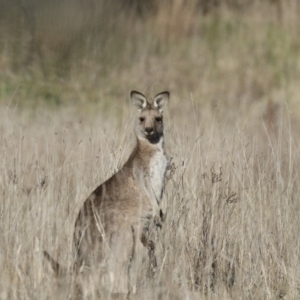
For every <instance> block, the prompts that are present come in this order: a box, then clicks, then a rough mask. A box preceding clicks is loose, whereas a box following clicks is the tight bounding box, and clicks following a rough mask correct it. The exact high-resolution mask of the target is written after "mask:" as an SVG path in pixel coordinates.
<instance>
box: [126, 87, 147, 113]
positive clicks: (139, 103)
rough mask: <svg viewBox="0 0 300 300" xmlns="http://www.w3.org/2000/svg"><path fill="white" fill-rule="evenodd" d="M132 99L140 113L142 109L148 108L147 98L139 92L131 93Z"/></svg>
mask: <svg viewBox="0 0 300 300" xmlns="http://www.w3.org/2000/svg"><path fill="white" fill-rule="evenodd" d="M130 98H131V101H132V103H133V105H134V106H135V107H137V109H138V110H139V111H141V110H142V109H144V108H145V107H146V106H147V99H146V97H145V96H144V95H143V94H141V93H139V92H137V91H131V92H130Z"/></svg>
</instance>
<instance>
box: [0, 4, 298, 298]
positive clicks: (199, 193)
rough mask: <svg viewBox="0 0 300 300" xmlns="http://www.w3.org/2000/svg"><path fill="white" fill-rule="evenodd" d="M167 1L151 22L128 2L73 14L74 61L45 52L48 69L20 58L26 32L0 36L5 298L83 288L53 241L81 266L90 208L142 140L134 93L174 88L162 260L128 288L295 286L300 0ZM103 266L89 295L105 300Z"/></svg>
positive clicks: (214, 290) (279, 289)
mask: <svg viewBox="0 0 300 300" xmlns="http://www.w3.org/2000/svg"><path fill="white" fill-rule="evenodd" d="M275 2H276V1H275ZM277 2H278V1H277ZM279 2H280V1H279ZM279 2H278V3H279ZM164 3H165V4H164V5H165V6H162V7H161V9H160V10H159V11H158V12H155V13H153V14H152V15H151V16H150V17H148V18H147V19H146V20H142V19H140V18H137V19H134V20H133V19H132V18H126V15H125V14H122V13H121V14H119V15H118V18H117V19H113V18H108V20H109V21H108V22H105V19H104V20H101V22H100V21H99V22H100V23H97V24H98V25H99V24H101V26H102V27H101V26H100V27H97V26H98V25H97V26H96V25H95V23H93V24H92V25H91V27H92V29H91V31H88V32H87V29H86V28H85V29H84V30H83V32H81V31H80V30H79V29H78V28H77V27H76V26H75V27H72V26H71V28H70V24H69V23H68V22H69V19H68V20H66V23H64V24H65V25H64V26H65V27H64V28H65V30H63V31H62V32H61V35H60V36H59V40H65V41H69V39H64V34H65V35H69V37H70V40H72V42H70V45H71V46H70V45H69V46H68V47H65V48H64V45H63V44H62V43H61V42H60V43H59V46H60V47H63V48H64V49H66V48H68V49H69V50H68V51H70V52H68V53H69V54H70V57H69V60H64V63H65V64H66V65H67V66H66V68H65V69H64V70H63V72H61V70H60V67H61V61H62V57H60V52H59V53H56V52H55V51H57V50H53V49H54V48H55V49H56V47H50V46H49V47H48V48H47V47H46V48H47V50H42V51H44V52H43V55H44V57H45V61H44V65H43V66H41V64H40V60H39V57H38V55H37V54H36V57H34V59H33V62H32V64H30V65H24V61H26V59H27V54H28V52H27V51H26V50H28V48H27V47H28V45H27V43H28V33H26V32H25V33H24V32H23V33H22V34H21V35H19V36H18V34H17V35H13V34H11V35H10V36H9V38H7V39H6V40H5V39H3V36H5V35H3V31H1V32H0V68H1V70H0V104H1V108H0V116H1V117H0V169H1V172H0V195H1V197H0V215H1V218H0V230H1V233H2V234H1V235H0V243H1V245H2V246H1V250H0V268H1V281H0V299H54V298H57V297H58V298H59V299H66V295H69V294H71V291H72V288H73V286H72V276H71V275H66V276H64V277H62V278H60V279H59V280H58V281H57V280H56V279H55V277H54V275H53V273H52V272H51V270H50V269H49V266H48V264H47V263H46V262H45V261H44V258H43V256H42V254H41V253H42V250H44V249H46V250H47V251H49V253H51V255H53V256H54V257H55V258H57V259H58V260H59V262H60V263H61V264H62V265H63V266H64V267H65V268H69V267H70V266H71V263H72V256H71V243H72V234H73V226H74V221H75V217H76V215H77V213H78V211H79V207H80V205H81V204H82V203H83V201H84V200H85V199H86V197H87V196H88V195H89V193H90V192H91V191H92V190H93V189H94V188H95V187H96V186H98V185H99V184H100V183H101V182H103V181H104V180H105V179H107V178H108V177H109V176H110V175H111V174H113V173H114V172H115V171H116V170H118V169H119V168H120V167H121V166H122V163H124V162H125V160H126V159H127V156H128V154H129V153H130V151H131V149H132V147H133V145H134V139H133V134H132V123H131V121H130V118H129V116H130V115H131V111H130V109H129V99H128V98H127V97H126V95H128V91H129V90H130V89H137V90H141V91H146V92H147V93H150V94H155V92H160V91H162V90H165V89H169V90H171V101H170V105H169V107H168V111H167V113H166V118H165V122H166V145H167V149H168V153H169V155H170V156H171V157H172V158H173V159H172V170H173V172H172V173H171V176H170V178H169V180H168V182H167V185H166V191H165V197H164V206H165V208H166V211H167V220H166V222H165V224H164V226H163V229H162V233H161V234H162V244H161V245H160V250H161V251H160V261H161V264H160V266H159V270H158V272H157V275H156V277H155V278H154V279H153V280H149V278H146V277H145V276H144V275H143V274H140V276H138V277H139V279H140V284H139V286H138V294H137V295H135V296H134V295H133V296H132V297H131V298H132V299H298V298H299V296H300V295H299V294H300V292H299V291H300V271H299V270H300V253H299V251H300V250H299V249H300V247H299V241H300V239H299V230H300V222H299V209H300V207H299V206H300V202H299V196H300V186H299V182H300V178H299V172H298V170H299V167H300V156H299V142H298V136H299V133H298V132H299V127H300V123H299V122H300V121H299V120H300V106H299V94H300V90H299V80H300V65H299V61H300V43H299V38H298V37H299V28H300V27H299V19H298V17H297V13H298V10H297V9H298V7H297V5H296V2H295V1H292V0H290V1H287V2H281V3H282V6H281V8H280V13H279V12H278V9H277V8H276V7H273V6H270V5H269V4H267V3H265V2H263V1H257V2H256V3H257V4H256V5H254V6H253V7H252V6H251V7H249V8H247V9H246V10H240V11H238V12H237V11H232V10H229V9H227V8H221V9H219V10H217V11H216V12H213V13H211V14H208V15H205V16H204V15H202V14H198V13H196V12H195V9H194V6H193V5H194V4H193V1H191V2H190V3H191V4H190V6H184V5H183V2H182V1H179V0H178V1H174V5H171V4H170V3H172V2H164ZM286 3H287V4H286ZM170 5H171V6H170ZM75 8H76V7H75V6H74V9H75ZM66 11H68V10H66ZM72 13H73V11H72ZM97 13H100V12H98V11H95V15H93V18H92V21H93V22H96V21H95V20H97V18H95V16H97ZM53 15H56V14H53ZM82 20H85V19H84V16H81V17H80V22H81V21H82ZM112 20H114V22H112ZM21 21H22V20H21ZM54 21H55V22H56V23H57V24H59V20H54ZM22 22H23V23H22ZM22 22H21V23H22V24H23V25H24V24H25V23H26V21H24V20H23V21H22ZM51 22H53V20H51ZM68 24H69V25H68ZM180 24H182V25H183V26H180ZM16 26H17V24H16ZM103 26H104V27H103ZM58 27H60V26H58ZM79 27H80V26H79ZM1 28H2V29H3V28H5V27H3V26H2V27H1ZM43 28H47V26H46V27H43V26H41V27H39V30H41V31H42V29H43ZM48 29H49V28H48ZM69 29H71V31H70V30H69ZM100 29H101V30H100ZM11 30H15V31H16V32H18V30H17V29H16V28H12V29H11ZM77 30H79V32H78V31H77ZM70 32H75V33H76V34H75V33H74V35H73V33H72V36H71V33H70ZM100 33H101V34H100ZM16 37H21V38H20V39H18V38H16ZM46 37H47V36H46V35H45V38H46ZM49 37H51V38H52V37H53V35H52V34H49ZM48 42H49V43H50V44H51V43H53V44H52V45H54V46H55V45H56V43H57V40H55V42H52V41H51V39H50V38H49V40H47V39H45V40H44V41H43V49H44V48H45V45H47V43H48ZM20 45H21V46H23V47H22V48H18V46H20ZM16 49H23V50H24V51H23V52H20V51H19V50H16ZM70 49H71V50H70ZM48 51H49V52H51V54H49V52H48ZM62 52H64V51H62ZM64 53H65V52H64ZM45 70H46V76H45V74H44V72H45ZM99 277H101V274H94V275H93V276H91V278H90V282H89V284H87V283H86V285H85V287H84V289H83V290H84V295H83V297H82V298H83V299H98V298H99V293H100V294H101V293H102V291H99V289H98V285H97V283H98V282H99V280H100V279H99ZM102 298H104V299H109V298H110V296H109V295H106V296H104V297H102Z"/></svg>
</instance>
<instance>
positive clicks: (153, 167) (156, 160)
mask: <svg viewBox="0 0 300 300" xmlns="http://www.w3.org/2000/svg"><path fill="white" fill-rule="evenodd" d="M167 166H168V159H167V157H166V155H165V154H164V151H163V149H159V150H158V151H156V152H155V153H154V155H153V156H152V157H151V159H150V162H149V177H150V178H149V179H150V186H149V188H150V191H151V192H152V195H154V197H155V199H156V201H157V202H160V199H161V196H162V191H163V186H164V179H165V174H166V170H167Z"/></svg>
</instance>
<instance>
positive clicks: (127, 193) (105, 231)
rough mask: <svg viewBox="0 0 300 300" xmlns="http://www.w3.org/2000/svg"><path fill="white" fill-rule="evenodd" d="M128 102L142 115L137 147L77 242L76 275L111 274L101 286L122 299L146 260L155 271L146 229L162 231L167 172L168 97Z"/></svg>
mask: <svg viewBox="0 0 300 300" xmlns="http://www.w3.org/2000/svg"><path fill="white" fill-rule="evenodd" d="M130 98H131V101H132V103H133V104H134V106H135V107H136V108H137V110H138V112H139V114H138V117H137V120H136V125H135V135H136V146H135V148H134V149H133V151H132V153H131V155H130V156H129V159H128V160H127V162H126V163H125V164H124V165H123V167H122V168H121V169H120V170H119V171H118V172H117V173H116V174H114V175H113V176H112V177H110V178H109V179H108V180H107V181H105V182H104V183H102V184H101V185H100V186H98V187H97V188H96V189H95V190H94V191H93V192H92V193H91V195H90V196H89V197H88V198H87V199H86V201H85V202H84V204H83V206H82V208H81V209H80V212H79V214H78V217H77V219H76V222H75V230H74V239H73V244H74V248H75V251H74V252H75V257H74V268H75V270H76V272H84V269H86V268H93V269H96V270H97V269H99V268H100V269H101V268H102V270H106V274H107V275H106V277H105V276H103V278H104V279H103V284H104V285H105V286H106V287H108V286H111V290H114V291H115V290H116V289H117V290H118V291H117V292H118V293H119V292H120V293H123V292H124V293H128V290H129V289H131V288H130V286H133V285H134V279H132V282H130V280H131V279H130V274H129V273H130V270H131V269H132V270H131V271H133V273H134V268H135V267H137V266H138V265H139V263H141V262H142V261H144V260H145V257H148V259H150V263H151V264H152V265H153V266H154V267H155V264H156V260H155V253H154V250H155V244H154V243H153V241H151V240H149V238H148V228H149V225H150V223H151V222H156V224H157V226H161V224H160V222H159V220H160V218H162V212H161V210H160V201H161V199H162V194H163V187H164V179H165V174H166V170H167V166H168V159H167V156H166V154H165V150H164V139H163V129H164V128H163V115H162V113H163V110H164V108H165V107H166V106H167V104H168V101H169V98H170V94H169V92H167V91H165V92H162V93H159V94H158V95H156V96H155V97H154V100H153V102H151V103H150V102H148V101H147V99H146V97H145V96H144V95H143V94H141V93H139V92H137V91H132V92H131V93H130ZM145 253H146V255H145ZM45 256H46V257H47V258H48V260H50V262H51V264H52V266H53V268H54V269H56V270H58V268H59V265H58V264H57V263H56V262H55V261H53V260H52V258H51V257H50V256H49V255H48V254H47V253H46V252H45ZM135 273H136V272H135ZM103 274H105V271H104V272H103Z"/></svg>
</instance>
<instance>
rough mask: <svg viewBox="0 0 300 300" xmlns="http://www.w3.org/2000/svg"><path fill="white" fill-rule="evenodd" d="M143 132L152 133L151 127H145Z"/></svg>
mask: <svg viewBox="0 0 300 300" xmlns="http://www.w3.org/2000/svg"><path fill="white" fill-rule="evenodd" d="M145 131H146V133H152V131H153V128H152V127H146V128H145Z"/></svg>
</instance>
